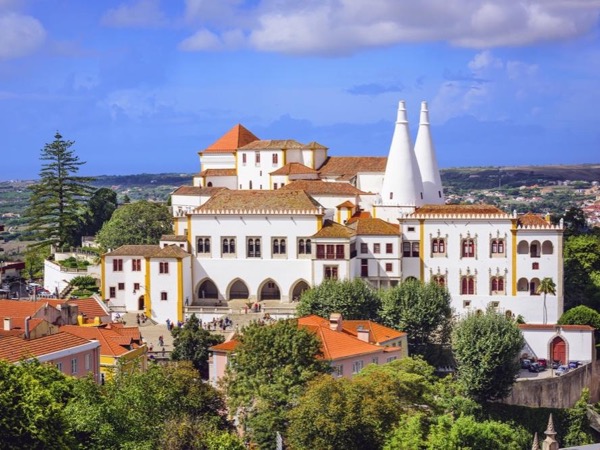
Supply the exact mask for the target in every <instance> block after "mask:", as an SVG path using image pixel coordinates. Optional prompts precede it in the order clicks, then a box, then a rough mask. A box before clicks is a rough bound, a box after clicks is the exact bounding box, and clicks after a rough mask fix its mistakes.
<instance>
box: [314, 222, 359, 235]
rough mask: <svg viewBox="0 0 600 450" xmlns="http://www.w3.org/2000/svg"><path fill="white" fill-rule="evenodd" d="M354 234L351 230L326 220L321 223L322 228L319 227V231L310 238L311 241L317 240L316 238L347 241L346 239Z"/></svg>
mask: <svg viewBox="0 0 600 450" xmlns="http://www.w3.org/2000/svg"><path fill="white" fill-rule="evenodd" d="M355 234H356V232H355V231H354V230H353V229H352V228H349V227H346V226H344V225H341V224H339V223H337V222H334V221H332V220H329V219H327V220H325V222H324V223H323V226H322V227H321V229H320V230H319V231H317V232H316V233H315V234H313V235H312V238H313V239H318V238H342V239H347V238H351V237H352V236H354V235H355Z"/></svg>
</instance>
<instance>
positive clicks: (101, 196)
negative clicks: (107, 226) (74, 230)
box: [79, 188, 118, 236]
mask: <svg viewBox="0 0 600 450" xmlns="http://www.w3.org/2000/svg"><path fill="white" fill-rule="evenodd" d="M117 206H118V204H117V193H116V192H115V191H113V190H112V189H109V188H100V189H97V190H96V191H95V192H94V193H93V194H92V196H91V197H90V200H89V201H88V203H87V205H86V209H85V212H84V213H83V215H82V217H81V223H80V229H79V234H80V236H95V235H96V233H98V231H100V229H101V228H102V225H104V223H105V222H108V220H110V218H111V216H112V215H113V213H114V212H115V210H116V209H117Z"/></svg>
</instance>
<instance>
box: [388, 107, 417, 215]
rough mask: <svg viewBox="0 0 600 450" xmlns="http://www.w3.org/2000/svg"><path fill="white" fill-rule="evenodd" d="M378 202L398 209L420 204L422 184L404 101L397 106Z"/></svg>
mask: <svg viewBox="0 0 600 450" xmlns="http://www.w3.org/2000/svg"><path fill="white" fill-rule="evenodd" d="M381 203H382V205H390V206H401V207H402V206H404V207H406V206H409V207H410V206H412V207H415V206H421V205H422V204H423V183H422V181H421V174H420V172H419V166H418V164H417V158H416V157H415V153H414V151H413V148H412V142H411V139H410V132H409V129H408V120H407V118H406V108H405V106H404V101H401V102H400V103H399V105H398V119H397V120H396V127H395V128H394V136H393V137H392V144H391V145H390V153H389V154H388V160H387V165H386V167H385V176H384V177H383V185H382V189H381Z"/></svg>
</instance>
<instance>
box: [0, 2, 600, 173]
mask: <svg viewBox="0 0 600 450" xmlns="http://www.w3.org/2000/svg"><path fill="white" fill-rule="evenodd" d="M0 25H1V26H0V86H1V87H0V134H1V135H2V144H0V152H1V154H2V160H1V164H2V165H1V166H0V167H2V170H1V171H0V172H1V173H0V178H1V179H32V178H35V177H37V173H38V172H39V167H40V166H39V163H38V156H39V154H40V150H41V149H42V148H43V146H44V144H46V143H49V142H51V141H52V140H53V136H54V134H55V133H56V131H59V132H60V133H61V134H62V135H63V137H64V139H67V140H72V141H75V146H74V150H75V152H76V154H77V155H78V156H79V157H80V159H81V160H82V161H86V162H87V164H86V165H85V166H83V167H82V169H81V173H82V174H83V175H88V174H91V173H112V174H130V173H141V172H146V173H159V172H171V173H176V172H188V171H195V170H197V169H198V168H199V161H198V156H197V154H196V153H197V152H198V151H199V150H201V149H202V148H205V147H206V146H208V145H210V144H211V143H212V142H214V141H215V140H217V139H218V138H219V137H220V136H222V135H223V134H224V133H226V132H227V130H229V129H230V128H231V127H232V126H233V125H235V124H236V123H242V124H243V125H244V126H246V127H247V128H248V129H249V130H251V131H252V132H253V133H254V134H255V135H256V136H258V137H259V138H261V139H295V140H297V141H300V142H310V141H318V142H320V143H322V144H323V145H325V146H327V147H329V148H330V155H331V156H342V155H343V156H358V155H362V156H386V155H387V151H388V149H389V145H390V141H391V137H392V133H393V129H394V122H395V119H396V111H397V106H398V102H399V101H400V100H405V101H406V108H407V112H408V118H409V123H410V129H411V136H412V139H413V142H414V139H415V137H416V130H417V128H418V124H419V110H420V105H421V101H427V102H428V105H429V112H430V119H431V130H432V135H433V140H434V143H435V146H436V151H437V159H438V163H439V166H440V167H442V168H450V167H465V166H469V167H480V166H490V165H491V166H521V165H531V164H553V165H557V164H558V165H564V164H581V163H582V161H587V160H589V159H590V158H591V157H593V155H598V154H600V133H599V132H598V117H599V115H598V111H597V108H598V107H597V105H600V90H599V89H597V87H598V85H600V39H599V38H600V3H598V2H583V1H573V2H565V1H563V0H530V1H528V2H507V1H505V0H488V1H486V2H472V1H471V0H454V1H453V2H441V3H440V2H398V1H397V0H380V1H378V2H371V1H369V0H353V1H352V2H338V1H337V0H318V1H317V0H307V2H302V3H298V2H273V1H269V0H240V1H226V2H215V1H213V2H206V1H202V0H169V1H167V0H106V1H103V2H81V1H75V0H63V1H61V2H31V1H26V0H9V1H2V0H0ZM594 158H597V157H594Z"/></svg>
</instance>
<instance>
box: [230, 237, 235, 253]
mask: <svg viewBox="0 0 600 450" xmlns="http://www.w3.org/2000/svg"><path fill="white" fill-rule="evenodd" d="M229 251H230V252H231V253H235V239H229Z"/></svg>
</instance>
